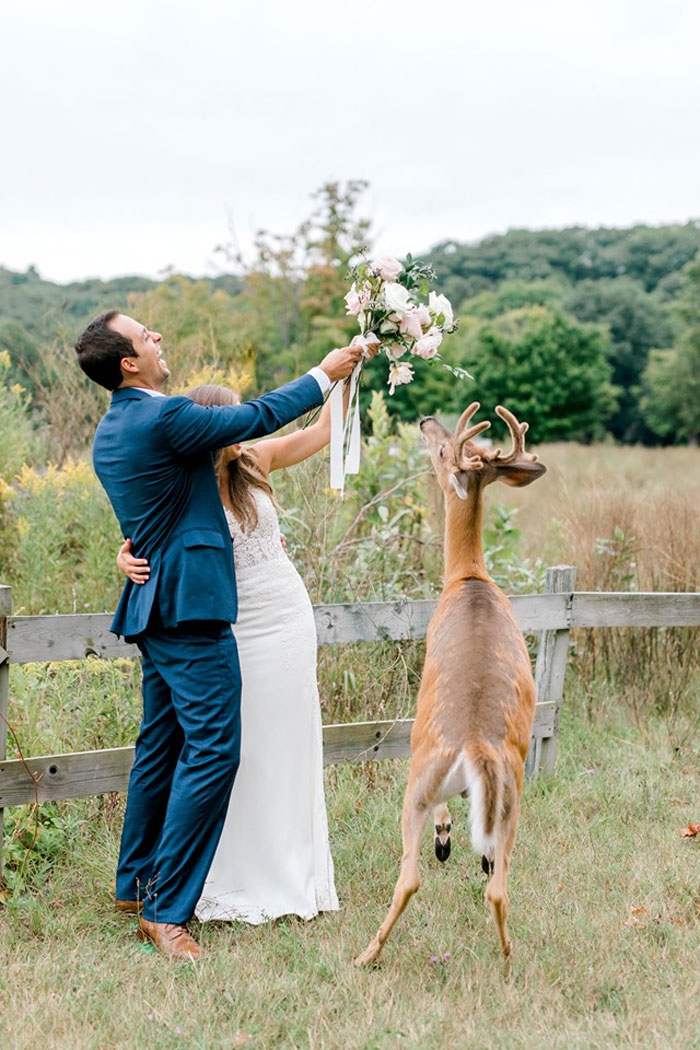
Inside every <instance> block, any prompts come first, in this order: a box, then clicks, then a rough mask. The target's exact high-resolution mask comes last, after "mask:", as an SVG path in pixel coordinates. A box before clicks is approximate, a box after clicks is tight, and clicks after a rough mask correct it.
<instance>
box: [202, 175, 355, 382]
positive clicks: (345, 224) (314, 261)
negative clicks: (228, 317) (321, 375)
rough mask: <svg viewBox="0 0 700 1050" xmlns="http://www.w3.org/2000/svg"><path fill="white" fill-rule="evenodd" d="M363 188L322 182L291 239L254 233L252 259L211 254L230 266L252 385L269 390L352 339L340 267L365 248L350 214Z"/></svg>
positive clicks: (227, 252)
mask: <svg viewBox="0 0 700 1050" xmlns="http://www.w3.org/2000/svg"><path fill="white" fill-rule="evenodd" d="M366 185H367V184H366V183H365V182H361V181H350V182H347V183H345V184H342V183H339V182H329V183H326V184H325V185H323V186H321V188H320V189H319V190H318V192H317V193H315V194H314V199H315V200H316V201H317V204H316V207H315V208H314V210H313V211H312V213H311V215H310V216H309V218H308V219H306V220H304V222H302V223H301V224H300V225H299V227H298V228H297V229H296V230H295V231H294V232H293V233H291V234H288V235H287V234H283V235H280V234H272V233H270V232H269V231H266V230H261V231H259V233H258V234H257V236H256V239H255V247H254V255H253V258H252V259H250V260H248V259H245V258H244V257H243V256H242V255H241V254H240V253H239V252H235V251H234V250H233V249H232V247H231V246H230V245H222V246H220V247H219V249H218V250H219V251H220V252H222V253H223V255H224V256H225V257H226V259H227V260H228V261H229V262H231V263H233V265H234V266H235V267H236V268H237V270H238V272H239V274H240V279H241V282H242V288H243V290H242V293H241V295H240V296H239V297H238V298H237V300H236V305H237V307H238V309H239V310H240V314H239V321H240V325H241V330H242V332H244V333H245V337H246V339H247V340H248V342H249V343H250V345H251V346H252V347H254V349H255V362H256V365H255V386H256V388H257V389H259V390H260V389H263V390H264V389H269V388H270V387H272V386H276V385H278V384H279V383H281V382H284V381H285V380H287V379H290V378H292V377H293V376H294V375H298V374H299V373H301V372H303V371H305V370H306V369H307V368H309V367H310V366H311V365H313V364H315V363H317V362H318V360H319V359H320V358H321V357H322V356H323V355H324V354H325V353H326V352H327V351H328V350H330V349H332V348H333V347H334V346H339V345H343V343H344V342H346V341H347V340H349V339H350V338H351V337H352V336H353V335H354V334H356V331H357V328H356V321H355V319H354V318H353V317H347V316H346V312H345V302H344V301H343V297H344V295H345V293H346V292H347V290H348V280H347V275H348V269H349V266H350V264H351V262H352V261H353V259H354V258H356V257H357V256H358V254H359V253H360V252H361V250H362V249H363V248H366V247H367V246H368V237H369V225H370V224H369V221H368V220H367V219H363V218H360V217H358V216H357V215H356V209H357V205H358V201H359V198H360V197H361V195H362V193H363V192H364V190H365V188H366Z"/></svg>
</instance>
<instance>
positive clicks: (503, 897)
mask: <svg viewBox="0 0 700 1050" xmlns="http://www.w3.org/2000/svg"><path fill="white" fill-rule="evenodd" d="M517 830H518V799H517V796H516V798H515V799H514V803H513V806H512V809H511V811H510V812H509V814H508V816H507V818H506V819H505V820H503V821H502V823H501V826H500V827H499V829H498V833H497V835H496V850H495V858H494V866H493V875H492V877H491V879H490V881H489V883H488V885H487V887H486V899H487V901H488V902H489V904H490V906H491V914H492V915H493V918H494V922H495V923H496V929H497V930H498V936H499V938H500V941H501V951H502V952H503V958H504V959H505V960H506V961H508V959H509V958H510V955H511V951H512V944H511V940H510V935H509V933H508V923H507V919H508V869H509V867H510V857H511V853H512V852H513V845H514V843H515V833H516V831H517Z"/></svg>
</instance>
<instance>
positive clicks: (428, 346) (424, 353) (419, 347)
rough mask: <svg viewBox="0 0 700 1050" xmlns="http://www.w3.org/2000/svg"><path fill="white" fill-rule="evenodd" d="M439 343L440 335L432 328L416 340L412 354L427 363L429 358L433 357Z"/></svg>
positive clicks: (440, 340)
mask: <svg viewBox="0 0 700 1050" xmlns="http://www.w3.org/2000/svg"><path fill="white" fill-rule="evenodd" d="M441 342H442V334H441V333H440V332H438V331H437V329H435V328H433V329H431V330H430V331H429V332H428V334H427V335H424V336H423V337H422V338H421V339H419V340H418V342H417V343H416V345H415V346H414V347H413V353H414V354H417V355H418V357H422V358H423V360H424V361H429V360H430V358H431V357H435V355H436V353H437V351H438V347H439V345H440V343H441Z"/></svg>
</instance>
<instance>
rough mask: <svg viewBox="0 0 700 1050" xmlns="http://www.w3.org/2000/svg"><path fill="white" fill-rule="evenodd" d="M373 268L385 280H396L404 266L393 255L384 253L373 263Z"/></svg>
mask: <svg viewBox="0 0 700 1050" xmlns="http://www.w3.org/2000/svg"><path fill="white" fill-rule="evenodd" d="M372 269H373V270H374V271H375V273H377V274H378V275H379V277H381V278H383V279H384V280H385V281H395V280H396V278H397V277H398V276H399V274H400V273H401V271H402V270H403V266H402V265H401V263H400V262H399V260H398V259H395V258H394V256H393V255H382V256H381V258H379V259H375V260H374V262H373V263H372Z"/></svg>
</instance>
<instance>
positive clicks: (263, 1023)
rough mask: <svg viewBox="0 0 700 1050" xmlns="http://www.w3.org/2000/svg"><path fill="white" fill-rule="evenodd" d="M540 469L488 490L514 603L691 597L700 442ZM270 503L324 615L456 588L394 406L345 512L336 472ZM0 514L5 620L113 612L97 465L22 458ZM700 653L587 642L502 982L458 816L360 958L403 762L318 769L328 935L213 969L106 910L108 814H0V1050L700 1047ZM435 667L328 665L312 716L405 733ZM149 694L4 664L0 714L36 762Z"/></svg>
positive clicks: (334, 660)
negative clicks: (141, 935)
mask: <svg viewBox="0 0 700 1050" xmlns="http://www.w3.org/2000/svg"><path fill="white" fill-rule="evenodd" d="M538 451H539V453H540V455H541V458H542V459H543V461H544V462H545V463H547V465H548V467H549V473H548V474H547V475H546V477H545V478H544V479H543V480H542V481H541V482H539V483H538V484H537V485H536V486H533V487H532V488H529V489H526V490H524V491H522V492H516V491H515V490H511V489H505V488H501V487H498V488H497V487H496V486H494V487H493V489H491V490H490V492H489V515H488V521H487V526H486V542H487V551H488V560H489V565H490V567H491V571H492V573H493V574H494V576H495V577H496V578H497V579H498V581H499V583H501V585H502V586H503V587H504V588H505V589H506V590H507V591H509V592H511V593H513V592H516V591H520V592H523V591H531V590H537V589H539V588H540V587H541V586H542V581H543V574H544V569H545V567H546V565H548V564H555V563H568V564H572V565H575V566H576V568H577V573H578V579H577V589H582V590H698V589H700V587H699V584H700V580H699V579H698V574H699V572H700V535H699V530H698V529H697V509H698V505H699V491H698V490H699V488H700V468H699V459H700V453H698V450H697V449H693V448H669V449H642V448H618V447H614V446H612V445H598V446H586V447H584V446H577V445H572V444H558V445H549V446H542V447H541V448H540V449H538ZM5 478H6V480H8V474H7V473H5ZM276 492H277V495H278V499H279V502H280V505H281V507H282V508H283V511H284V514H283V525H284V529H285V533H286V536H287V542H288V546H289V549H290V553H291V554H292V556H293V557H294V558H295V561H296V562H297V564H298V566H299V568H300V571H301V572H302V574H303V575H304V577H305V579H306V581H307V584H308V586H309V590H310V592H311V594H312V598H313V600H314V601H326V602H329V601H349V600H355V601H370V600H380V599H391V598H394V597H399V596H406V597H410V598H419V597H428V596H433V595H435V594H437V593H438V592H439V588H440V571H441V510H440V499H439V496H438V493H437V492H436V489H435V486H434V485H433V484H432V482H431V479H430V477H429V472H428V464H427V461H426V459H425V456H424V453H423V452H422V450H421V448H420V445H419V443H418V441H417V435H416V431H415V428H413V427H409V426H404V425H402V426H400V427H399V429H398V433H395V432H393V431H392V430H391V428H390V427H389V425H388V422H387V420H386V417H385V413H384V411H383V408H382V405H381V403H380V401H379V400H376V401H375V404H374V406H373V409H372V430H371V433H370V434H369V436H368V437H367V440H366V442H365V449H364V460H363V467H362V473H361V475H360V476H359V478H358V479H357V482H356V483H355V485H354V487H353V489H352V490H351V491H349V492H348V494H347V496H346V499H345V500H344V501H343V503H342V504H339V503H338V501H337V499H336V498H335V497H334V496H332V495H331V494H330V493H329V492H328V490H327V487H326V473H325V469H324V468H322V467H321V466H319V464H312V465H302V466H301V467H299V468H295V469H294V470H292V471H290V472H289V474H288V476H287V477H285V478H282V479H281V480H280V482H279V484H277V485H276ZM1 497H2V498H1V500H0V513H1V514H2V515H3V525H4V527H3V532H2V543H0V565H1V566H2V571H0V576H2V577H3V578H2V580H1V581H0V582H7V583H12V585H13V588H14V592H15V608H16V609H17V610H18V611H19V610H21V611H23V612H27V613H38V612H56V611H60V612H71V611H74V610H75V611H82V610H84V609H85V610H87V609H99V610H103V609H109V608H111V607H113V604H114V603H115V601H116V596H117V594H118V590H119V581H118V579H117V576H116V570H115V569H114V567H113V560H112V554H113V553H116V547H117V544H118V542H119V536H118V531H117V530H116V527H115V525H114V522H113V521H112V520H111V518H110V515H109V511H108V509H107V508H106V507H105V505H104V502H103V501H102V497H101V495H100V493H99V490H98V488H97V487H96V484H95V482H94V479H92V477H91V474H90V471H89V468H87V467H86V466H85V465H84V464H82V463H81V462H69V463H66V464H64V465H63V466H61V467H60V468H59V467H57V468H55V469H54V470H53V471H49V472H47V471H45V470H44V469H43V468H41V467H40V466H38V465H35V466H29V467H25V468H24V470H22V471H21V472H20V473H19V475H14V480H12V479H9V483H8V484H6V485H5V487H4V488H3V491H2V493H1ZM105 552H107V554H105ZM698 633H699V632H698V631H697V630H685V629H683V630H682V629H673V630H665V631H658V630H656V631H654V630H631V629H624V630H617V631H612V630H598V631H580V632H577V634H576V635H575V637H574V640H573V647H572V652H571V658H570V660H569V667H568V673H567V681H566V687H565V693H564V712H563V724H562V726H561V733H560V749H559V754H558V761H557V767H556V771H555V774H554V776H553V777H552V778H550V779H549V780H544V779H542V780H539V781H537V782H530V783H528V785H527V786H526V789H525V793H524V797H523V804H522V816H521V822H520V830H519V835H518V841H517V844H516V849H515V854H514V861H513V871H512V877H511V882H510V890H511V909H512V910H511V915H512V922H511V926H512V933H513V937H514V942H515V958H514V962H513V966H512V969H511V972H510V974H508V975H506V974H504V972H503V969H502V966H501V963H500V954H499V951H498V947H497V939H496V934H495V930H494V928H493V925H492V922H491V918H490V916H489V915H488V912H487V909H486V906H485V904H484V899H483V892H484V879H483V876H482V875H481V873H480V866H479V858H478V857H476V856H475V855H473V854H472V853H471V851H470V848H469V845H468V838H467V821H466V805H467V803H465V802H463V801H462V800H458V802H457V803H456V804H455V806H454V812H453V817H454V821H455V832H454V834H453V853H452V856H451V857H450V859H449V861H448V862H447V864H446V865H444V866H443V865H440V864H439V863H438V862H437V860H436V859H435V857H434V856H433V855H432V851H431V849H430V846H429V843H428V841H427V840H426V843H425V846H424V850H423V871H424V876H425V881H424V884H423V887H422V888H421V890H420V892H419V894H418V895H417V896H416V898H414V900H413V901H412V902H411V904H410V906H409V908H408V910H407V913H406V915H405V917H404V919H403V920H402V921H401V923H400V924H399V926H398V927H397V929H396V931H395V933H394V935H393V936H392V938H391V940H390V942H389V944H388V946H387V948H386V949H385V952H384V954H383V956H382V960H381V964H380V966H379V967H378V968H377V969H375V970H371V971H369V972H358V971H356V970H354V969H353V967H352V965H351V961H352V958H353V956H354V955H355V954H357V953H358V952H359V951H360V950H361V949H362V948H364V946H365V944H366V942H367V941H368V939H369V937H370V936H371V934H372V933H373V932H374V930H375V929H376V927H377V925H378V923H379V922H380V921H381V919H382V917H383V915H384V911H385V908H386V905H387V903H388V900H389V898H390V896H391V892H392V889H393V885H394V881H395V877H396V874H397V864H398V858H399V855H400V849H401V845H400V833H399V813H400V805H401V797H402V792H403V785H404V778H405V768H406V763H405V762H401V761H393V762H384V763H381V764H377V765H371V764H363V765H358V766H352V767H351V766H344V767H332V768H330V769H329V770H327V773H326V788H327V802H328V811H329V824H330V832H331V840H332V848H333V853H334V857H335V861H336V881H337V886H338V890H339V895H340V897H341V903H342V911H341V912H340V913H339V914H338V915H328V916H322V917H321V918H319V919H318V920H315V921H314V922H311V923H303V922H301V921H299V920H295V919H283V920H280V921H277V922H275V923H273V924H270V925H269V926H265V927H258V928H247V927H239V926H227V925H226V924H207V925H205V926H203V927H200V928H199V929H198V934H199V936H200V939H201V940H202V942H203V944H204V945H205V947H206V948H207V949H208V953H207V956H206V958H205V959H204V960H203V961H202V963H201V964H199V965H197V967H196V968H193V967H189V966H170V965H167V964H165V963H164V962H163V961H162V960H161V959H160V958H159V957H157V956H156V955H155V954H154V953H153V952H152V951H151V950H150V949H148V948H144V947H142V946H140V945H139V943H138V942H137V940H136V937H135V926H134V922H133V920H129V919H126V918H124V917H120V916H117V915H116V914H115V913H114V912H113V911H112V908H111V894H112V891H113V873H114V865H115V861H116V852H117V848H118V836H119V830H120V821H121V814H122V812H123V798H122V797H121V796H111V795H110V796H104V797H102V798H99V799H86V800H76V801H72V802H66V803H61V804H52V805H45V806H42V807H41V810H40V812H39V814H38V815H37V814H33V813H32V812H31V811H30V810H29V809H20V808H17V809H14V810H11V811H7V812H6V824H7V827H8V829H9V839H10V841H9V845H8V847H7V849H6V864H7V870H6V879H7V881H6V884H5V886H4V888H3V889H2V891H0V892H1V895H2V896H1V899H2V905H1V906H0V957H1V958H2V960H3V966H2V970H1V971H0V1036H1V1037H2V1039H3V1043H2V1045H5V1046H8V1047H9V1046H11V1047H12V1048H13V1050H15V1048H16V1050H25V1048H28V1047H30V1046H35V1045H36V1044H37V1042H39V1041H40V1042H41V1043H42V1045H44V1046H46V1047H47V1048H49V1050H53V1048H54V1047H58V1046H59V1045H60V1046H62V1047H63V1046H66V1045H69V1046H70V1047H71V1048H76V1050H83V1048H85V1050H88V1048H90V1050H93V1048H94V1050H102V1048H112V1047H119V1048H122V1047H123V1048H126V1050H130V1048H132V1047H133V1048H136V1047H144V1046H145V1047H149V1048H156V1050H160V1048H170V1047H187V1048H190V1047H191V1048H205V1050H218V1048H222V1050H224V1048H226V1050H228V1048H231V1047H237V1046H246V1047H250V1048H258V1047H259V1048H272V1047H274V1048H277V1047H280V1048H285V1050H286V1048H289V1050H291V1048H304V1050H307V1048H308V1050H311V1048H333V1050H335V1048H338V1047H343V1048H344V1047H352V1048H358V1050H374V1048H377V1050H384V1048H388V1047H410V1048H415V1050H423V1048H432V1047H448V1046H449V1047H452V1046H454V1047H460V1048H461V1047H464V1048H474V1050H481V1048H489V1047H499V1048H508V1050H509V1048H511V1047H512V1048H524V1050H530V1048H533V1050H534V1048H535V1047H541V1046H546V1047H548V1048H549V1047H551V1048H559V1047H562V1048H563V1047H566V1048H567V1050H578V1048H581V1050H584V1048H585V1050H588V1048H593V1050H597V1048H601V1050H603V1048H606V1050H607V1048H609V1047H624V1048H627V1047H630V1048H631V1047H634V1048H638V1047H649V1048H651V1047H654V1048H657V1047H660V1048H667V1047H668V1048H669V1050H676V1048H678V1050H681V1048H683V1050H685V1048H689V1050H694V1048H695V1050H698V1048H700V1010H699V1008H698V1003H699V1002H700V968H698V965H697V960H698V957H699V956H700V840H699V839H698V838H691V837H683V836H682V835H681V831H682V829H683V828H684V827H686V826H687V825H688V824H689V822H691V821H693V822H697V821H700V718H699V716H698V711H699V708H700V705H699V704H698V699H699V698H700V669H699V668H698V644H697V643H698ZM421 658H422V646H421V644H420V643H387V644H384V645H376V646H375V645H372V646H366V645H365V646H344V647H326V648H324V649H322V650H321V653H320V662H319V679H320V686H321V696H322V703H323V718H324V722H326V723H329V722H335V721H351V720H354V719H363V718H374V717H377V718H379V717H393V716H408V715H410V714H411V713H412V710H413V704H414V698H415V693H416V689H417V683H418V680H419V675H420V667H421ZM138 687H139V683H138V671H137V668H136V667H135V666H134V664H133V663H132V662H131V661H129V660H117V661H112V662H108V663H104V662H101V661H99V660H96V659H89V660H87V661H84V662H82V663H80V664H78V663H75V664H72V663H68V664H56V665H50V664H49V665H41V666H39V665H29V666H27V667H15V668H13V669H12V676H11V699H10V705H11V706H10V715H11V721H12V722H13V725H14V727H15V729H16V731H17V734H18V737H19V739H20V741H21V744H22V746H23V748H24V750H25V753H27V754H39V753H44V752H47V751H50V750H54V749H55V750H79V749H88V748H95V747H106V746H118V745H121V744H128V743H131V742H132V741H133V738H134V735H135V732H136V727H137V724H138ZM9 753H10V754H12V755H13V756H14V752H13V749H12V746H11V745H10V747H9ZM267 818H268V819H273V815H267ZM251 848H254V844H252V845H251Z"/></svg>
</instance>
